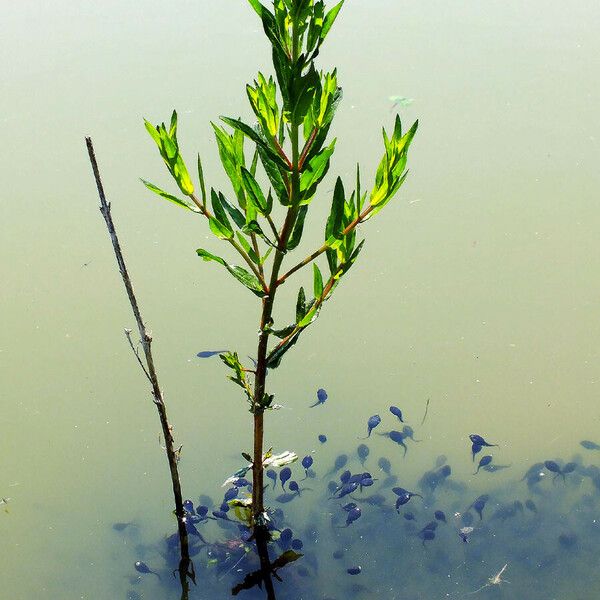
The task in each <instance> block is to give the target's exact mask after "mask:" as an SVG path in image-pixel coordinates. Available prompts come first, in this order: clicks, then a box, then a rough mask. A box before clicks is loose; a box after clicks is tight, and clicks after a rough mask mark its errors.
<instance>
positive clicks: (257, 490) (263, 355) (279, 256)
mask: <svg viewBox="0 0 600 600" xmlns="http://www.w3.org/2000/svg"><path fill="white" fill-rule="evenodd" d="M299 52H300V50H299V37H298V27H297V23H296V21H294V22H293V23H292V61H293V63H294V64H295V63H296V62H297V61H298V57H299ZM298 131H299V128H298V126H296V125H293V126H292V128H291V132H290V140H291V145H292V161H291V171H292V177H291V194H290V208H289V209H288V211H287V214H286V217H285V221H284V223H283V227H282V228H281V232H280V234H279V237H278V247H277V250H276V251H275V257H274V258H273V267H272V271H271V278H270V281H269V288H268V290H269V291H268V294H267V296H266V298H264V299H263V306H262V314H261V319H260V336H259V339H258V350H257V353H256V356H257V358H256V377H255V380H254V404H253V412H254V449H253V450H254V451H253V465H252V522H253V527H254V536H255V540H256V547H257V550H258V555H259V559H260V566H261V570H262V573H263V577H264V582H265V588H266V591H267V598H268V600H275V591H274V589H273V581H272V578H271V563H270V560H269V553H268V547H267V543H268V532H267V528H266V525H265V523H264V518H263V515H264V512H265V504H264V465H263V442H264V408H263V407H262V400H263V397H264V394H265V381H266V376H267V347H268V342H269V332H270V324H271V321H272V314H273V305H274V302H275V295H276V293H277V280H278V277H279V271H280V269H281V264H282V262H283V257H284V254H285V250H286V247H287V242H288V239H289V237H290V235H291V233H292V229H293V227H294V223H295V222H296V217H297V215H298V207H297V206H295V205H296V203H297V200H298V198H299V195H300V172H299V154H300V152H299V144H298Z"/></svg>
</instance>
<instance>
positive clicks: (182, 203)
mask: <svg viewBox="0 0 600 600" xmlns="http://www.w3.org/2000/svg"><path fill="white" fill-rule="evenodd" d="M142 183H143V184H144V185H145V186H146V187H147V188H148V189H149V190H151V191H152V192H154V193H155V194H158V195H159V196H160V197H161V198H164V199H165V200H168V201H169V202H172V203H173V204H176V205H177V206H181V208H187V209H188V210H191V211H192V212H200V209H199V208H198V207H196V206H193V205H191V204H188V203H187V202H185V201H184V200H181V199H180V198H177V196H173V195H172V194H169V193H167V192H165V191H164V190H161V189H160V188H159V187H158V186H156V185H154V184H153V183H150V182H149V181H146V180H145V179H142Z"/></svg>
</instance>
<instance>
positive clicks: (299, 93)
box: [289, 64, 321, 126]
mask: <svg viewBox="0 0 600 600" xmlns="http://www.w3.org/2000/svg"><path fill="white" fill-rule="evenodd" d="M320 83H321V81H320V78H319V74H318V73H317V70H316V69H315V67H314V65H312V64H311V66H310V69H309V70H308V72H307V73H306V75H300V76H299V77H295V78H294V79H293V85H292V89H291V90H290V102H291V104H292V106H291V107H290V110H289V120H290V123H291V125H292V126H297V125H302V123H303V121H304V117H305V116H306V113H307V112H308V110H309V109H310V106H311V104H312V102H313V98H314V97H315V93H316V90H317V89H318V88H319V86H320Z"/></svg>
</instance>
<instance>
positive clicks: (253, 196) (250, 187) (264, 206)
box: [241, 167, 270, 216]
mask: <svg viewBox="0 0 600 600" xmlns="http://www.w3.org/2000/svg"><path fill="white" fill-rule="evenodd" d="M241 173H242V182H243V184H244V189H245V190H246V194H247V198H248V200H250V201H251V202H252V203H253V204H254V206H255V207H256V210H257V211H258V212H259V213H260V214H261V215H263V216H267V215H268V214H269V212H270V211H269V210H268V203H267V199H266V198H265V195H264V194H263V192H262V190H261V189H260V186H259V185H258V183H257V181H256V179H254V177H253V176H252V173H250V171H248V170H247V169H245V168H244V167H242V170H241Z"/></svg>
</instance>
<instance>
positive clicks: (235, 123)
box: [221, 117, 287, 168]
mask: <svg viewBox="0 0 600 600" xmlns="http://www.w3.org/2000/svg"><path fill="white" fill-rule="evenodd" d="M221 120H222V121H223V122H224V123H227V125H229V126H230V127H233V128H234V129H237V130H239V131H241V132H242V133H243V134H244V135H245V136H246V137H248V138H250V139H251V140H252V141H253V142H254V143H255V144H257V145H258V146H260V147H261V148H262V149H263V150H264V151H265V152H266V153H267V154H268V155H269V157H270V158H271V160H272V161H273V162H275V163H276V164H278V165H279V166H280V167H283V168H287V165H286V164H285V162H284V160H283V159H282V158H281V156H279V154H277V152H276V151H275V150H273V149H272V148H271V147H270V146H269V144H268V143H267V141H266V140H265V139H263V138H262V137H261V135H260V134H259V133H258V132H257V131H255V130H254V129H252V127H250V125H247V124H246V123H244V122H243V121H241V120H240V119H232V118H231V117H221Z"/></svg>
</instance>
